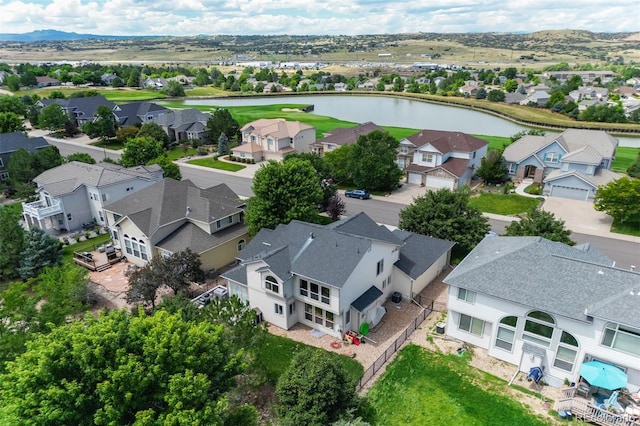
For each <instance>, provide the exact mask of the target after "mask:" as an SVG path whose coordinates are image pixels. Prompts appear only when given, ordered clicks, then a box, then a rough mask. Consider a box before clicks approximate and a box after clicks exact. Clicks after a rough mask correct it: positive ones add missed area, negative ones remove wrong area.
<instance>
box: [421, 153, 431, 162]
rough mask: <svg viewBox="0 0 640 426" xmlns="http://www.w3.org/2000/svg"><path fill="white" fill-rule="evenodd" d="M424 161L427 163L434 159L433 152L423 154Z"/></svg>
mask: <svg viewBox="0 0 640 426" xmlns="http://www.w3.org/2000/svg"><path fill="white" fill-rule="evenodd" d="M422 161H423V162H425V163H431V162H432V161H433V154H422Z"/></svg>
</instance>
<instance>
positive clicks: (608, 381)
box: [580, 361, 627, 390]
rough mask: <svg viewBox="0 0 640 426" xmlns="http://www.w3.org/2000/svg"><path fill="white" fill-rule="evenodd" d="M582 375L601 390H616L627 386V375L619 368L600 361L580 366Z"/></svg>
mask: <svg viewBox="0 0 640 426" xmlns="http://www.w3.org/2000/svg"><path fill="white" fill-rule="evenodd" d="M580 375H581V376H582V377H584V379H585V380H586V381H587V382H589V384H591V386H597V387H600V388H604V389H608V390H614V389H620V388H622V387H625V386H626V385H627V375H626V374H625V372H624V371H622V370H620V369H619V368H618V367H616V366H614V365H611V364H607V363H604V362H600V361H589V362H585V363H584V364H582V365H581V366H580Z"/></svg>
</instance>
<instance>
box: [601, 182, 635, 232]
mask: <svg viewBox="0 0 640 426" xmlns="http://www.w3.org/2000/svg"><path fill="white" fill-rule="evenodd" d="M593 206H594V207H595V209H596V210H598V211H601V212H605V213H606V214H608V215H609V216H611V217H613V218H614V219H615V220H616V221H618V222H620V223H623V222H625V221H627V220H629V219H633V218H636V217H639V216H640V179H637V178H630V177H622V178H620V179H617V180H614V181H612V182H609V183H608V184H606V185H603V186H601V187H599V188H598V191H597V192H596V198H595V203H594V205H593Z"/></svg>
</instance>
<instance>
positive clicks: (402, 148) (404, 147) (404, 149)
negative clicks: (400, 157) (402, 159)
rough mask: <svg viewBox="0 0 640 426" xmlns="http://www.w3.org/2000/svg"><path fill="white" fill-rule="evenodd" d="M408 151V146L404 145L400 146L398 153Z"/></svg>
mask: <svg viewBox="0 0 640 426" xmlns="http://www.w3.org/2000/svg"><path fill="white" fill-rule="evenodd" d="M408 152H409V148H407V147H406V146H402V147H400V154H407V153H408Z"/></svg>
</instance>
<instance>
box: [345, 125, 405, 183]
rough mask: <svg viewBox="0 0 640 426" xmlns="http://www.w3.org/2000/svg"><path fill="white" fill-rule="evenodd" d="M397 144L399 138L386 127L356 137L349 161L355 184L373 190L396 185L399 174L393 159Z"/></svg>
mask: <svg viewBox="0 0 640 426" xmlns="http://www.w3.org/2000/svg"><path fill="white" fill-rule="evenodd" d="M397 148H398V141H397V140H396V139H395V138H394V137H393V136H392V135H391V134H390V133H388V132H386V131H380V130H376V131H373V132H371V133H369V134H366V135H361V136H360V137H358V141H357V142H356V143H355V144H354V148H353V151H352V152H351V158H350V161H349V164H350V168H351V169H352V171H353V183H354V185H355V186H357V187H359V188H366V189H369V190H374V191H375V190H380V191H391V190H393V189H396V188H397V186H398V182H399V181H400V177H401V176H402V170H400V168H399V167H398V164H397V163H396V158H397V152H396V150H397Z"/></svg>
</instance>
